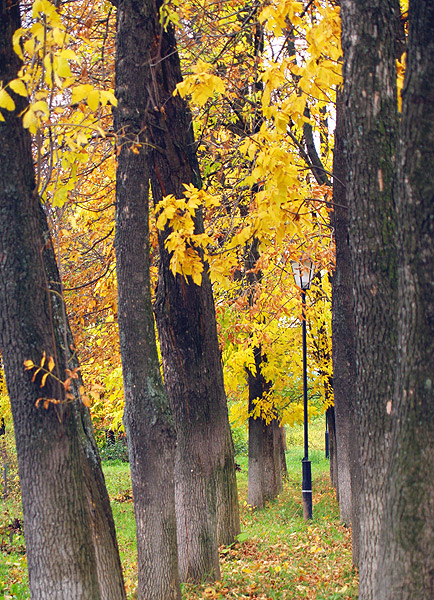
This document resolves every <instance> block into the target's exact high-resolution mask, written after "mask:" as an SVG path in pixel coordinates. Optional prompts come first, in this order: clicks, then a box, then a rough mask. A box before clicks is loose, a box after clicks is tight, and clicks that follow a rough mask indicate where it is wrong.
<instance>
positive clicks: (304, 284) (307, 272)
mask: <svg viewBox="0 0 434 600" xmlns="http://www.w3.org/2000/svg"><path fill="white" fill-rule="evenodd" d="M291 267H292V272H293V275H294V280H295V284H296V285H297V286H298V287H299V288H300V289H301V306H302V309H301V310H302V312H301V317H302V327H303V415H304V458H303V461H302V466H303V482H302V487H301V491H302V494H303V517H304V519H305V521H307V520H308V519H311V518H312V471H311V463H310V460H309V432H308V416H307V366H306V365H307V344H306V290H308V289H309V288H310V284H311V283H312V277H313V275H314V270H315V265H314V263H313V262H312V261H311V260H310V258H309V257H307V256H303V257H302V258H301V260H300V261H296V260H293V261H291Z"/></svg>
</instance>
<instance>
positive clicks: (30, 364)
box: [24, 359, 35, 371]
mask: <svg viewBox="0 0 434 600" xmlns="http://www.w3.org/2000/svg"><path fill="white" fill-rule="evenodd" d="M34 366H35V364H34V362H33V360H30V359H28V360H25V361H24V368H25V369H26V371H28V370H29V369H33V367H34Z"/></svg>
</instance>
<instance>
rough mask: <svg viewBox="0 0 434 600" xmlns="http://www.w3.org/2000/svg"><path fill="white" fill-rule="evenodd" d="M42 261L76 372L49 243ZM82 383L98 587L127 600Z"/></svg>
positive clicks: (78, 407) (81, 421)
mask: <svg viewBox="0 0 434 600" xmlns="http://www.w3.org/2000/svg"><path fill="white" fill-rule="evenodd" d="M39 213H40V218H39V223H40V228H41V239H49V237H50V233H49V229H48V223H47V219H46V217H45V214H44V212H43V211H42V210H40V211H39ZM43 259H44V266H45V271H46V279H47V281H49V282H50V284H51V288H52V289H53V295H52V299H51V315H52V319H53V321H54V323H55V328H57V329H59V331H62V344H63V348H66V351H65V352H66V356H67V357H68V367H69V369H74V368H76V369H78V367H79V363H78V360H77V358H76V354H75V352H73V351H71V348H73V347H74V343H73V337H72V333H71V329H70V326H69V322H68V319H67V316H66V307H65V304H64V302H63V300H62V285H61V282H60V276H59V270H58V265H57V261H56V256H55V254H54V251H53V246H52V244H49V245H46V246H45V247H44V250H43ZM82 383H83V382H82V380H81V377H80V376H79V377H78V379H77V380H76V384H75V386H74V390H73V391H74V395H75V396H76V402H75V403H74V404H73V408H74V410H75V419H76V423H77V430H78V436H79V441H80V447H81V468H82V475H83V481H84V484H85V487H86V497H87V501H88V513H89V519H90V527H91V531H92V541H93V546H94V550H95V559H96V566H97V574H98V582H99V588H100V593H101V598H102V599H103V600H111V598H119V599H122V598H126V594H125V586H124V581H123V576H122V566H121V561H120V557H119V549H118V544H117V539H116V530H115V524H114V520H113V513H112V509H111V506H110V499H109V496H108V493H107V488H106V485H105V479H104V474H103V471H102V467H101V459H100V457H99V452H98V447H97V445H96V441H95V435H94V430H93V425H92V420H91V416H90V413H89V409H88V408H87V407H85V406H84V404H83V403H82V402H81V400H80V397H79V394H78V389H79V387H80V385H81V384H82Z"/></svg>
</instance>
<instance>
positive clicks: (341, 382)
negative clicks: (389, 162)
mask: <svg viewBox="0 0 434 600" xmlns="http://www.w3.org/2000/svg"><path fill="white" fill-rule="evenodd" d="M344 137H345V130H344V104H343V98H342V94H341V93H340V92H338V95H337V101H336V130H335V145H334V151H333V175H334V177H333V201H334V207H333V212H332V214H331V224H332V226H333V229H334V236H335V242H336V269H335V271H334V273H333V277H332V292H333V293H332V336H333V390H334V404H335V420H336V441H337V470H338V480H339V485H338V490H339V494H338V499H339V510H340V516H341V521H342V523H344V524H346V525H350V524H352V528H353V562H354V564H358V531H359V502H358V500H359V494H360V489H359V487H360V486H359V485H358V482H359V480H360V473H359V461H358V447H359V441H358V422H357V419H355V418H354V407H355V394H356V387H355V380H356V365H355V337H356V334H355V321H354V298H353V280H352V270H351V253H350V246H349V220H348V206H347V195H346V187H345V181H346V168H345V150H344ZM353 487H354V489H353ZM353 503H354V506H353Z"/></svg>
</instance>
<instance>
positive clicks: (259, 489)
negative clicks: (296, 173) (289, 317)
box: [245, 190, 282, 508]
mask: <svg viewBox="0 0 434 600" xmlns="http://www.w3.org/2000/svg"><path fill="white" fill-rule="evenodd" d="M256 191H257V190H256ZM258 243H259V241H258V239H257V238H254V239H253V241H252V243H251V244H250V245H249V246H248V247H246V252H245V271H246V273H247V275H246V279H247V282H248V284H249V291H248V296H249V304H250V305H251V306H252V305H253V303H254V296H255V289H256V286H257V284H258V283H259V281H260V280H261V277H262V274H261V272H259V273H257V272H255V266H256V263H257V261H258V259H259V256H260V255H259V250H258ZM253 356H254V360H255V370H254V371H251V370H250V369H247V384H248V387H249V415H251V414H252V413H253V411H254V409H255V406H256V402H261V399H262V398H263V397H264V396H265V395H266V394H267V393H268V392H269V391H270V388H271V382H270V381H267V380H266V379H265V377H264V375H263V373H262V365H263V364H264V363H266V361H267V357H266V356H264V355H263V354H262V349H261V347H260V346H255V347H254V348H253ZM278 431H280V424H279V422H278V420H277V418H275V419H272V420H271V421H270V422H269V423H267V422H266V420H265V419H264V418H263V417H262V416H261V415H259V416H257V417H256V418H254V417H252V416H249V472H248V494H247V496H248V498H247V501H248V503H249V504H250V505H251V506H255V507H257V508H262V507H263V506H264V504H265V502H266V500H271V499H272V498H276V496H277V495H278V494H279V493H280V492H281V490H282V464H281V460H282V436H281V435H280V436H279V435H278V433H277V432H278Z"/></svg>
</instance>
